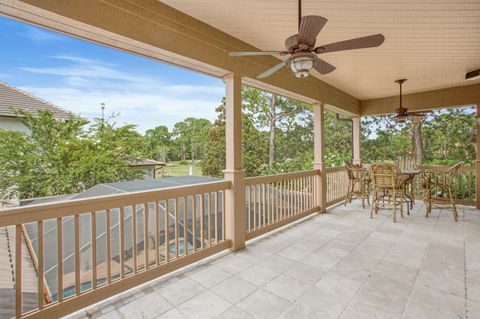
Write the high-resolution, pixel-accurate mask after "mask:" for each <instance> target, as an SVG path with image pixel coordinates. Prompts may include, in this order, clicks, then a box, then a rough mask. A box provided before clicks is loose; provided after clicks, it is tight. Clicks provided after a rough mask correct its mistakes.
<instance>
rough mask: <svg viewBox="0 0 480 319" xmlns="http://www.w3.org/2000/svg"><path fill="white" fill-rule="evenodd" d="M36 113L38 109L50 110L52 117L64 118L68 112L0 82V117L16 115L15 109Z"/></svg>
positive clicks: (67, 115) (66, 117)
mask: <svg viewBox="0 0 480 319" xmlns="http://www.w3.org/2000/svg"><path fill="white" fill-rule="evenodd" d="M18 109H20V110H23V111H27V112H30V113H33V114H36V113H37V112H38V110H47V111H50V112H51V113H52V114H53V116H54V118H56V119H62V120H66V119H68V117H69V115H70V113H69V112H68V111H65V110H63V109H61V108H59V107H58V106H55V105H53V104H51V103H48V102H47V101H44V100H42V99H39V98H38V97H35V96H33V95H30V94H28V93H27V92H24V91H22V90H20V89H17V88H15V87H13V86H10V85H8V84H6V83H4V82H0V117H17V115H16V114H15V110H18Z"/></svg>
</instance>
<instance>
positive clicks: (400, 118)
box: [395, 115, 407, 123]
mask: <svg viewBox="0 0 480 319" xmlns="http://www.w3.org/2000/svg"><path fill="white" fill-rule="evenodd" d="M406 120H407V116H406V115H397V116H395V121H396V122H397V123H405V121H406Z"/></svg>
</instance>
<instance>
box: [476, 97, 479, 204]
mask: <svg viewBox="0 0 480 319" xmlns="http://www.w3.org/2000/svg"><path fill="white" fill-rule="evenodd" d="M479 121H480V101H478V103H477V120H476V123H477V159H476V163H475V195H476V206H477V209H480V122H479Z"/></svg>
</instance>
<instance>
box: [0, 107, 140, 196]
mask: <svg viewBox="0 0 480 319" xmlns="http://www.w3.org/2000/svg"><path fill="white" fill-rule="evenodd" d="M18 115H19V116H20V119H21V120H22V122H23V123H24V124H25V125H26V126H27V127H28V128H29V129H30V131H31V133H30V134H29V135H28V134H25V133H19V132H12V131H9V130H0V193H1V196H2V197H3V198H12V197H15V196H19V198H32V197H43V196H54V195H61V194H70V193H77V192H81V191H84V190H85V189H87V188H90V187H92V186H94V185H96V184H98V183H107V182H114V181H119V180H128V179H134V178H136V177H138V176H139V173H137V172H134V171H133V170H131V169H130V168H129V166H128V161H129V160H131V159H134V158H136V157H138V156H141V155H142V152H141V148H142V143H143V142H142V137H141V135H140V134H138V133H137V132H135V131H134V128H135V127H134V126H132V125H126V126H121V127H115V124H114V123H109V122H107V123H102V122H101V121H99V120H96V121H95V122H94V123H93V125H91V127H90V128H89V129H88V130H87V129H85V126H86V124H87V123H88V122H87V121H85V120H83V119H81V118H78V117H74V116H72V117H70V118H69V119H68V120H67V121H56V120H55V119H54V118H53V115H52V114H51V113H50V112H48V111H39V113H38V115H32V114H30V113H26V112H19V113H18Z"/></svg>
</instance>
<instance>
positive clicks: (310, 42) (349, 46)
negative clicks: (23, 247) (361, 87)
mask: <svg viewBox="0 0 480 319" xmlns="http://www.w3.org/2000/svg"><path fill="white" fill-rule="evenodd" d="M326 23H327V19H326V18H324V17H321V16H313V15H311V16H304V17H302V1H301V0H298V34H294V35H292V36H290V37H289V38H288V39H287V40H285V48H286V51H241V52H230V54H229V55H230V56H258V55H278V56H285V55H290V56H289V57H288V59H286V60H285V61H283V62H281V63H279V64H277V65H275V66H274V67H272V68H270V69H268V70H267V71H265V72H263V73H262V74H259V75H258V76H257V79H263V78H266V77H269V76H270V75H272V74H273V73H275V72H277V71H278V70H280V69H281V68H282V67H284V66H288V68H289V70H290V71H292V72H293V73H294V74H295V76H296V77H297V78H304V77H307V76H308V75H309V73H310V70H311V69H312V68H314V69H315V70H317V71H318V72H319V73H320V74H328V73H330V72H332V71H333V70H335V67H334V66H333V65H331V64H330V63H328V62H326V61H324V60H322V59H320V58H319V57H318V56H317V55H319V54H323V53H330V52H337V51H345V50H353V49H363V48H372V47H378V46H380V45H381V44H382V43H383V42H384V41H385V37H384V36H383V35H382V34H375V35H371V36H366V37H361V38H356V39H350V40H345V41H340V42H335V43H330V44H326V45H321V46H317V47H315V41H316V38H317V35H318V34H319V33H320V31H321V30H322V28H323V27H324V25H325V24H326Z"/></svg>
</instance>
